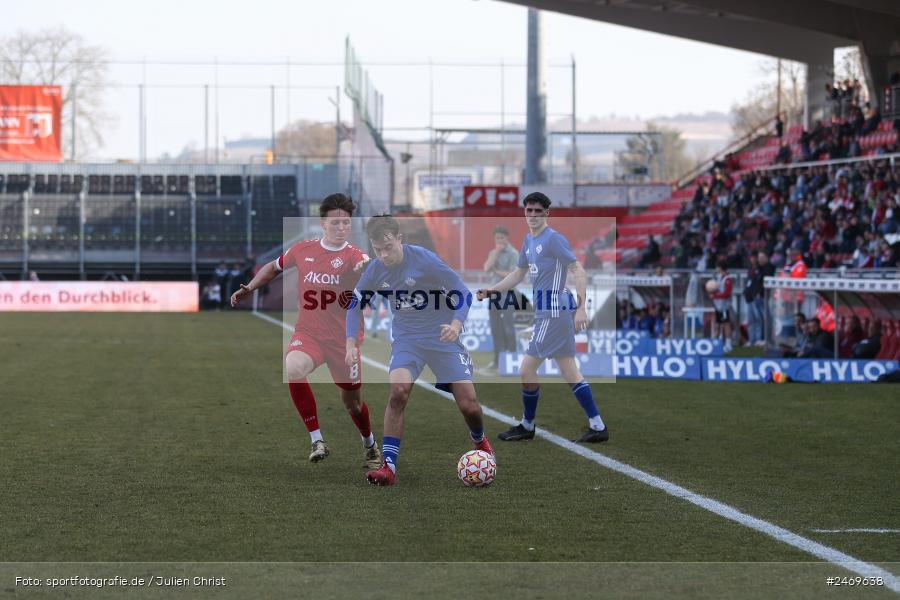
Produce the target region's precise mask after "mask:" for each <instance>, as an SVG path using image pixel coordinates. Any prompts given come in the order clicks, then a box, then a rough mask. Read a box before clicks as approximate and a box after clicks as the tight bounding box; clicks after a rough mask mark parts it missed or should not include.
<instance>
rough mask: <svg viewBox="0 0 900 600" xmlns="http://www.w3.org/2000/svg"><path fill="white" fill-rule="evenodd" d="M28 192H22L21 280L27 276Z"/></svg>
mask: <svg viewBox="0 0 900 600" xmlns="http://www.w3.org/2000/svg"><path fill="white" fill-rule="evenodd" d="M29 193H30V192H28V190H26V191H24V192H22V278H23V279H24V278H25V277H27V276H28V258H29V257H28V251H29V247H28V229H29V226H30V225H31V206H30V203H29V202H28V200H29V198H28V196H29Z"/></svg>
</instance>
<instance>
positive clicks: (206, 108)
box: [203, 83, 209, 164]
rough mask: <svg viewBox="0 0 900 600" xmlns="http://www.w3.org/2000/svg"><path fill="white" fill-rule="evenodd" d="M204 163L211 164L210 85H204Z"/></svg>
mask: <svg viewBox="0 0 900 600" xmlns="http://www.w3.org/2000/svg"><path fill="white" fill-rule="evenodd" d="M203 162H204V163H206V164H209V84H208V83H206V84H204V85H203Z"/></svg>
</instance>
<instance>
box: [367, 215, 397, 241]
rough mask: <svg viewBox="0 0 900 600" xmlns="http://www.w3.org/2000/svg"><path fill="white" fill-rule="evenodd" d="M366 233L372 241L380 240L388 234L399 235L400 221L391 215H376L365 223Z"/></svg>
mask: <svg viewBox="0 0 900 600" xmlns="http://www.w3.org/2000/svg"><path fill="white" fill-rule="evenodd" d="M366 235H368V236H369V239H370V240H372V241H374V242H380V241H382V240H383V239H385V238H386V237H388V236H389V235H393V236H394V237H397V236H399V235H400V223H399V222H398V221H397V219H395V218H394V217H392V216H391V215H376V216H374V217H372V218H371V219H369V222H368V223H366Z"/></svg>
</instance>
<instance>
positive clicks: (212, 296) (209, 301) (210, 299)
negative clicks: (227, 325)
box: [200, 279, 222, 310]
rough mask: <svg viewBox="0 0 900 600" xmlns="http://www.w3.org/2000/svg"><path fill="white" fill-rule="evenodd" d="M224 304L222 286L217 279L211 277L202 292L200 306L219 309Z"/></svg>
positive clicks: (207, 308) (206, 308) (205, 308)
mask: <svg viewBox="0 0 900 600" xmlns="http://www.w3.org/2000/svg"><path fill="white" fill-rule="evenodd" d="M221 305H222V286H220V285H219V282H218V281H216V280H215V279H210V280H209V281H207V282H206V285H204V286H203V292H202V293H201V294H200V308H201V309H203V310H219V307H220V306H221Z"/></svg>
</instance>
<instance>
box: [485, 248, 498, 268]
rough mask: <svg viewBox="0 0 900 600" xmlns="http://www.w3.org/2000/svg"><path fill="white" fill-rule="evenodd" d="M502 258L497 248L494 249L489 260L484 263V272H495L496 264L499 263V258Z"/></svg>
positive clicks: (489, 255) (489, 254)
mask: <svg viewBox="0 0 900 600" xmlns="http://www.w3.org/2000/svg"><path fill="white" fill-rule="evenodd" d="M498 256H500V253H499V252H497V249H496V248H492V249H491V251H490V252H489V253H488V257H487V260H486V261H484V272H485V273H491V272H493V271H494V264H495V263H496V262H497V257H498Z"/></svg>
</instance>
